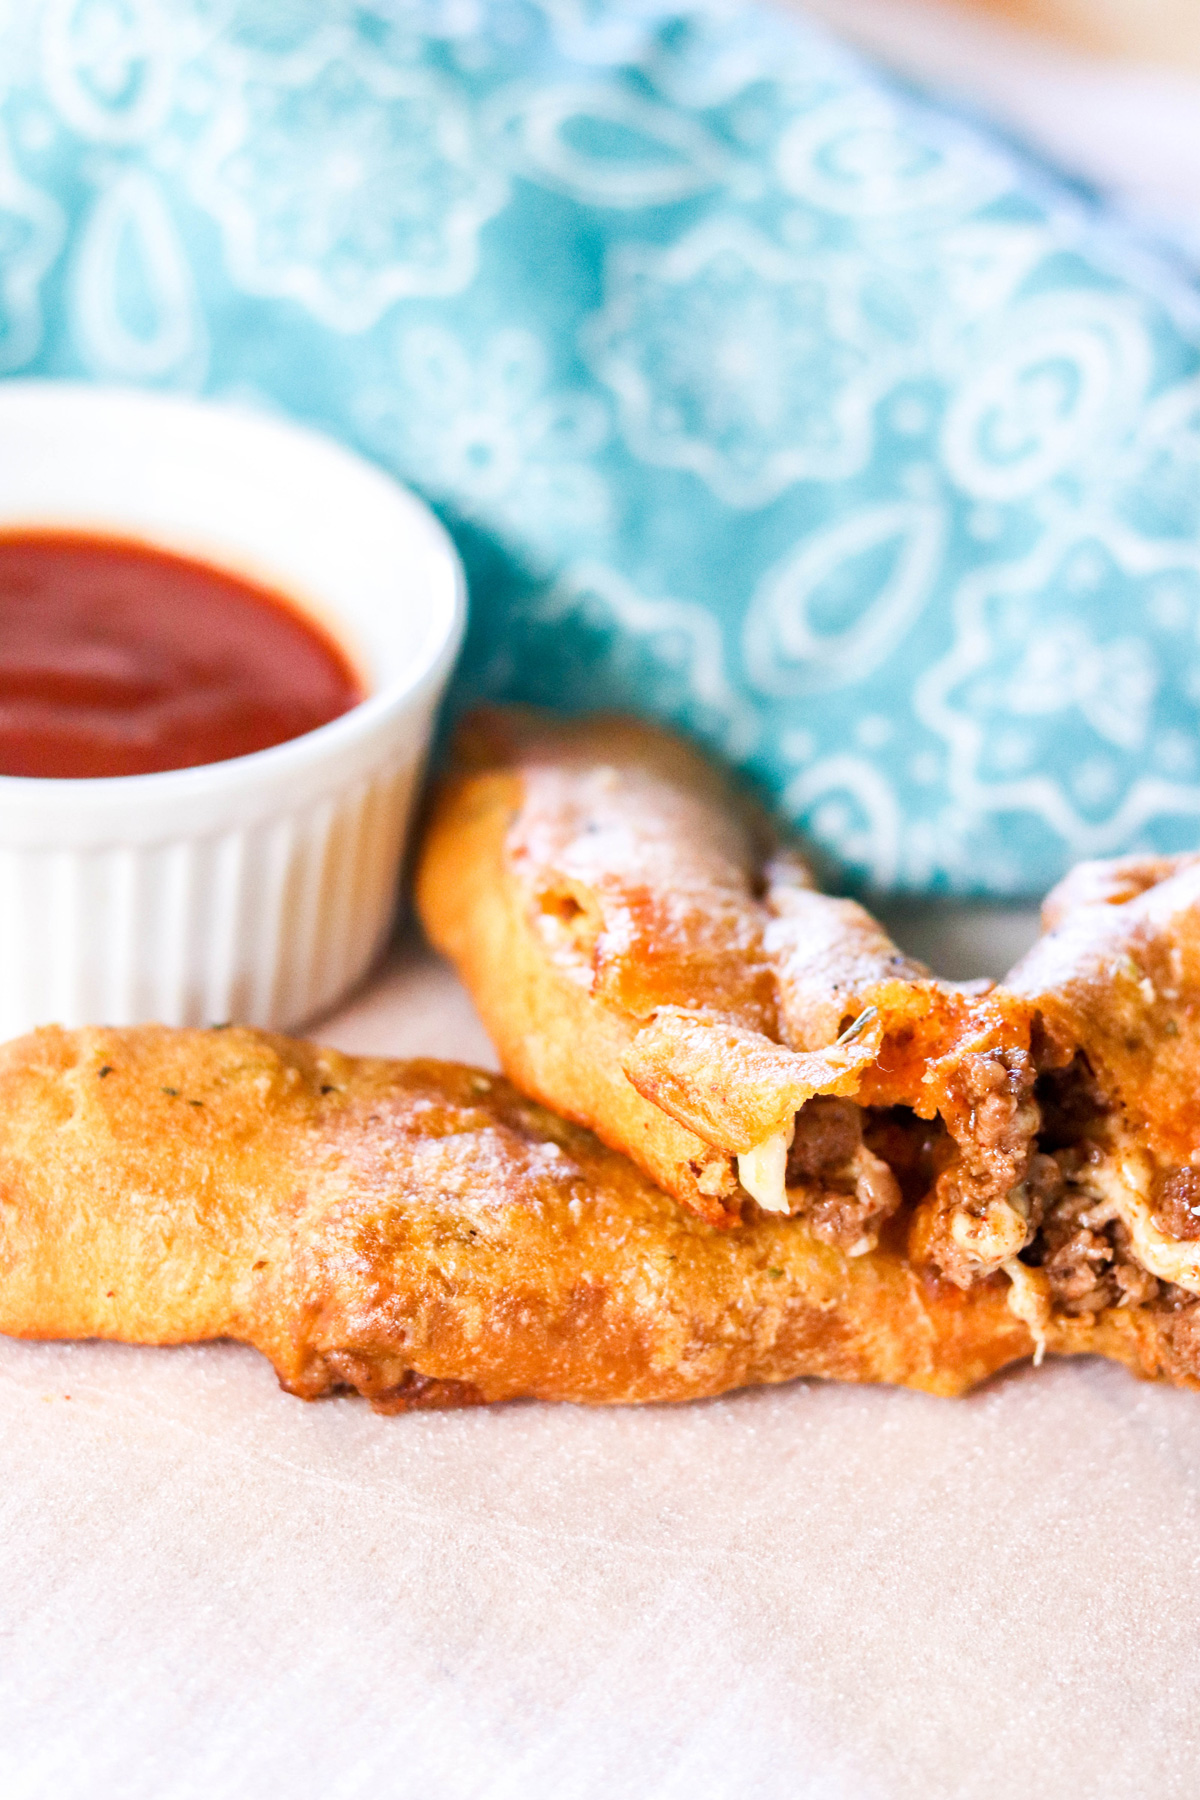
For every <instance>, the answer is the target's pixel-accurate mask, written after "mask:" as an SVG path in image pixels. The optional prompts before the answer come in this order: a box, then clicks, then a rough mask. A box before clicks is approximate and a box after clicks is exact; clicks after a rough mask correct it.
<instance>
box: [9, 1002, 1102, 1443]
mask: <svg viewBox="0 0 1200 1800" xmlns="http://www.w3.org/2000/svg"><path fill="white" fill-rule="evenodd" d="M0 1330H2V1331H4V1332H6V1333H8V1334H10V1335H13V1336H19V1337H33V1338H113V1339H118V1340H121V1341H124V1342H128V1343H143V1344H174V1343H188V1342H192V1341H196V1340H200V1339H207V1338H221V1337H227V1338H235V1339H239V1340H241V1341H242V1342H244V1343H247V1344H252V1345H254V1346H255V1347H256V1348H257V1349H258V1350H260V1351H262V1353H263V1354H264V1355H265V1356H267V1357H269V1358H270V1360H271V1361H272V1363H273V1364H274V1365H275V1368H276V1370H277V1371H278V1374H279V1378H280V1380H281V1382H282V1383H283V1385H284V1386H285V1387H286V1388H287V1389H288V1390H289V1391H290V1392H292V1393H295V1394H299V1395H302V1396H304V1397H305V1398H314V1397H316V1396H318V1395H321V1394H325V1393H327V1392H329V1391H331V1390H335V1389H338V1388H343V1387H344V1388H353V1389H357V1390H358V1391H359V1392H360V1393H363V1394H365V1395H367V1396H369V1397H370V1398H371V1399H372V1400H373V1401H374V1403H375V1404H376V1406H378V1407H379V1408H381V1409H382V1410H385V1411H403V1410H405V1409H407V1408H410V1407H414V1406H430V1405H435V1406H455V1405H469V1404H475V1403H479V1402H484V1401H495V1400H504V1399H509V1398H513V1397H516V1396H521V1395H528V1396H537V1397H540V1398H544V1399H553V1400H575V1401H585V1402H609V1401H626V1402H628V1401H653V1400H683V1399H690V1398H693V1397H696V1396H700V1395H709V1394H717V1393H721V1392H722V1391H724V1390H726V1389H729V1388H734V1387H739V1386H742V1385H744V1384H746V1383H752V1382H779V1381H787V1380H789V1379H791V1378H792V1377H794V1376H799V1375H817V1376H825V1377H829V1378H831V1379H835V1380H845V1381H883V1382H896V1383H903V1384H906V1385H908V1386H911V1387H917V1388H923V1389H926V1390H927V1391H929V1392H932V1393H938V1394H957V1393H960V1392H962V1391H963V1390H964V1389H966V1388H969V1387H971V1386H972V1385H973V1384H974V1383H976V1382H978V1381H980V1380H982V1379H983V1378H984V1377H986V1376H987V1375H989V1374H990V1373H992V1372H993V1371H994V1370H996V1369H998V1368H1000V1367H1002V1366H1003V1365H1004V1364H1005V1363H1008V1362H1011V1361H1012V1360H1013V1359H1014V1358H1019V1357H1021V1356H1024V1355H1026V1354H1028V1352H1029V1350H1030V1348H1031V1344H1032V1340H1031V1337H1030V1334H1029V1332H1028V1331H1027V1329H1026V1327H1025V1326H1024V1325H1023V1324H1022V1323H1021V1322H1020V1321H1019V1320H1017V1319H1015V1318H1014V1317H1013V1315H1012V1314H1011V1312H1010V1311H1009V1310H1008V1308H1007V1306H1006V1304H1005V1294H1004V1289H1003V1284H992V1285H984V1286H981V1287H980V1288H978V1289H977V1290H976V1291H975V1292H974V1293H972V1294H963V1293H961V1292H959V1291H958V1290H957V1289H955V1288H953V1287H951V1286H948V1285H947V1284H945V1283H939V1282H937V1281H936V1280H927V1279H922V1278H921V1277H919V1276H918V1275H917V1274H915V1273H914V1271H913V1270H912V1269H911V1268H910V1267H909V1265H908V1264H907V1262H906V1261H905V1259H904V1257H903V1255H902V1253H901V1252H900V1251H899V1250H898V1249H896V1248H890V1249H885V1248H880V1249H878V1250H876V1251H874V1252H873V1253H871V1254H869V1255H864V1256H861V1257H858V1258H848V1257H846V1256H844V1255H842V1254H840V1253H839V1252H838V1251H836V1250H833V1249H831V1248H830V1247H829V1246H828V1245H825V1244H821V1243H818V1242H817V1241H815V1240H814V1238H813V1237H812V1235H811V1234H810V1232H809V1231H808V1229H807V1228H806V1226H805V1224H804V1223H803V1221H802V1220H800V1219H798V1218H787V1217H768V1216H765V1215H764V1216H762V1217H759V1218H757V1219H756V1220H755V1221H754V1222H753V1223H751V1224H748V1225H745V1226H741V1227H738V1228H736V1229H734V1230H732V1231H728V1230H726V1231H720V1230H716V1229H714V1228H713V1227H711V1226H709V1225H707V1224H705V1223H704V1222H703V1221H702V1220H700V1219H698V1218H697V1217H696V1216H695V1215H694V1214H692V1213H690V1212H687V1211H685V1210H684V1209H682V1208H680V1207H679V1206H678V1205H677V1204H676V1203H675V1202H674V1201H672V1200H671V1199H669V1198H668V1197H667V1196H666V1195H664V1194H662V1193H661V1192H659V1191H658V1190H657V1189H655V1188H654V1187H653V1186H651V1184H650V1183H649V1182H648V1181H647V1180H646V1179H645V1177H644V1176H642V1175H641V1174H640V1173H639V1171H638V1170H636V1169H635V1168H634V1167H633V1165H632V1164H631V1163H629V1162H628V1161H627V1160H626V1159H625V1158H623V1157H620V1156H618V1155H615V1154H614V1153H613V1152H612V1151H610V1150H607V1149H606V1148H604V1146H603V1145H601V1144H600V1143H598V1142H597V1140H596V1139H595V1138H594V1137H592V1136H591V1135H590V1134H589V1133H588V1132H586V1131H583V1130H581V1129H579V1128H578V1127H574V1126H571V1125H567V1124H564V1123H563V1122H562V1121H561V1120H559V1119H556V1118H554V1117H553V1116H552V1115H551V1114H549V1113H547V1112H546V1111H544V1110H543V1109H542V1108H541V1107H539V1106H537V1105H535V1104H533V1103H531V1102H530V1101H528V1100H525V1099H523V1098H522V1097H521V1096H520V1095H519V1094H518V1093H517V1092H516V1091H515V1090H514V1089H513V1088H512V1087H511V1086H510V1085H509V1083H508V1082H507V1081H505V1080H503V1079H502V1078H499V1077H495V1076H489V1075H484V1074H481V1073H479V1072H477V1071H474V1070H471V1069H465V1068H461V1067H458V1066H455V1065H450V1064H445V1063H433V1062H409V1063H391V1062H384V1061H376V1060H366V1059H352V1058H349V1057H345V1056H342V1055H340V1054H338V1053H337V1052H336V1051H332V1050H323V1049H319V1048H317V1047H316V1046H313V1045H311V1044H305V1043H296V1042H291V1041H289V1040H287V1039H284V1038H276V1037H268V1036H266V1035H264V1034H261V1033H258V1032H253V1031H247V1030H238V1029H232V1030H226V1031H207V1032H205V1031H171V1030H167V1029H165V1028H159V1027H143V1028H139V1029H130V1030H97V1029H93V1030H85V1031H78V1032H64V1031H61V1030H57V1029H50V1030H46V1031H41V1032H37V1033H35V1034H34V1035H32V1036H31V1037H27V1038H22V1039H20V1040H18V1041H16V1042H14V1043H11V1044H8V1045H6V1046H4V1047H3V1049H2V1050H0ZM1131 1344H1132V1340H1131ZM1076 1347H1078V1346H1076ZM1134 1352H1136V1346H1133V1348H1132V1351H1129V1352H1128V1354H1129V1355H1130V1357H1131V1359H1132V1360H1136V1354H1134ZM1119 1353H1120V1354H1127V1349H1126V1348H1122V1349H1121V1350H1120V1351H1119Z"/></svg>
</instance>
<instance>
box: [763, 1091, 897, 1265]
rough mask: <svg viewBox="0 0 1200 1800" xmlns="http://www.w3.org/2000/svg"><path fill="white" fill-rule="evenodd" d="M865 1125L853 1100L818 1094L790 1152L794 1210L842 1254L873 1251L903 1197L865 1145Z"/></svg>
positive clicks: (805, 1110) (800, 1118)
mask: <svg viewBox="0 0 1200 1800" xmlns="http://www.w3.org/2000/svg"><path fill="white" fill-rule="evenodd" d="M863 1126H864V1113H863V1110H862V1108H861V1107H859V1106H856V1105H855V1104H854V1102H853V1101H852V1100H838V1099H834V1098H832V1097H830V1096H828V1095H819V1096H818V1097H817V1098H816V1099H813V1100H809V1101H808V1102H807V1104H806V1105H804V1106H802V1107H801V1109H800V1111H799V1112H798V1113H797V1114H796V1129H795V1135H794V1137H793V1139H792V1147H791V1149H790V1150H789V1151H788V1163H787V1189H788V1200H789V1202H790V1204H791V1206H792V1210H793V1211H794V1212H796V1213H799V1214H800V1215H801V1216H802V1217H803V1218H804V1219H805V1220H806V1221H807V1223H808V1226H809V1229H810V1230H811V1231H812V1234H813V1236H814V1237H817V1238H820V1239H821V1241H822V1242H823V1243H826V1244H832V1245H833V1246H834V1247H835V1248H836V1249H838V1250H847V1251H853V1250H855V1249H857V1248H859V1247H860V1246H861V1247H862V1248H864V1249H866V1248H870V1247H871V1245H872V1244H873V1242H874V1240H875V1237H876V1235H877V1233H878V1231H879V1228H880V1226H881V1225H882V1224H883V1223H884V1221H885V1220H886V1219H888V1218H890V1217H891V1215H892V1214H893V1213H894V1212H895V1211H896V1209H897V1207H898V1206H899V1205H900V1202H901V1199H902V1197H903V1196H902V1191H901V1187H900V1183H899V1182H898V1181H897V1179H896V1177H895V1175H894V1174H893V1172H892V1170H891V1169H890V1168H889V1167H888V1164H887V1163H886V1162H885V1161H884V1159H883V1157H882V1156H879V1155H877V1154H876V1153H875V1152H874V1151H873V1150H871V1149H869V1148H868V1146H867V1144H866V1143H865V1142H864V1138H863Z"/></svg>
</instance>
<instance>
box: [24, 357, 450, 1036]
mask: <svg viewBox="0 0 1200 1800" xmlns="http://www.w3.org/2000/svg"><path fill="white" fill-rule="evenodd" d="M22 526H41V527H59V528H64V529H66V528H70V529H74V530H95V531H97V532H103V533H105V534H108V535H112V536H121V537H127V538H134V539H136V540H138V541H140V542H143V543H149V544H152V545H155V546H159V547H162V548H165V549H170V550H175V551H177V552H182V553H183V554H185V555H191V556H196V557H199V558H200V559H201V560H203V561H205V562H208V563H211V564H213V565H215V566H217V567H220V568H224V569H229V570H231V571H233V572H235V573H240V574H243V575H247V576H249V577H251V578H252V579H253V580H255V581H257V582H260V583H264V584H266V585H268V586H270V587H273V588H275V589H277V590H278V591H279V592H281V593H283V594H285V595H286V596H287V597H288V598H289V599H290V600H291V601H292V603H293V604H294V605H296V606H297V607H298V608H300V609H301V610H303V611H307V612H308V613H310V614H311V615H312V616H313V617H314V618H316V619H318V620H320V622H321V623H322V624H323V625H324V626H325V628H326V629H327V630H330V631H332V632H333V634H334V635H335V636H336V637H337V638H338V640H339V642H341V643H342V645H343V646H344V647H345V648H346V650H347V651H348V652H349V654H350V656H351V658H352V660H353V661H354V663H355V665H356V667H357V668H358V669H359V671H360V672H361V674H362V676H363V678H364V681H365V684H366V687H367V698H366V699H365V700H364V701H363V702H362V703H361V704H360V705H358V706H356V707H354V708H353V709H352V710H351V711H350V712H348V713H345V714H344V715H343V716H342V717H341V718H340V719H335V720H334V721H333V722H332V723H331V724H329V725H325V726H322V727H321V728H320V730H318V731H312V732H308V733H306V734H305V735H304V736H303V737H299V738H294V739H292V740H291V741H290V742H289V743H286V744H280V745H277V746H276V747H274V748H273V749H270V750H262V751H259V752H258V753H256V754H255V755H253V756H244V757H238V758H235V759H233V760H231V761H229V762H222V763H210V764H207V765H206V766H204V767H203V768H197V769H181V770H171V771H167V772H166V773H163V774H157V775H136V776H126V777H121V778H117V779H104V780H95V781H40V780H29V779H24V778H14V777H11V776H6V777H0V1038H2V1037H11V1036H13V1035H15V1034H17V1033H19V1032H21V1031H24V1030H27V1029H29V1028H30V1027H31V1026H34V1025H38V1024H42V1023H46V1022H49V1021H52V1020H57V1021H60V1022H61V1023H63V1024H66V1025H77V1024H84V1023H88V1022H105V1023H109V1024H128V1023H134V1022H137V1021H140V1020H147V1019H158V1020H162V1021H164V1022H166V1023H168V1024H206V1023H218V1022H220V1021H223V1020H227V1019H236V1020H239V1021H244V1022H247V1023H251V1024H257V1025H264V1026H270V1027H275V1028H279V1029H284V1028H289V1027H293V1026H296V1025H298V1024H301V1023H303V1022H304V1021H305V1020H306V1019H309V1018H312V1017H313V1016H314V1015H315V1014H317V1013H319V1012H320V1011H322V1010H323V1009H324V1008H325V1007H327V1006H330V1005H332V1004H333V1002H334V1001H335V1000H337V999H338V997H339V996H340V995H341V994H343V993H344V992H345V991H346V990H347V989H348V988H349V987H351V986H352V985H353V984H354V982H355V981H357V980H358V979H359V978H360V977H361V975H362V974H363V973H364V971H365V970H366V969H367V967H368V966H369V964H370V963H371V961H372V958H373V957H374V956H375V955H376V954H377V952H378V950H379V948H380V946H381V944H382V943H383V941H384V939H385V937H386V935H387V932H388V929H389V925H390V923H391V920H392V916H393V912H394V908H395V901H396V887H397V878H398V874H399V869H400V864H401V859H402V857H403V852H404V845H405V838H406V833H407V828H408V822H409V817H410V813H411V809H412V802H413V799H414V796H415V793H416V789H417V785H418V783H419V780H420V776H421V772H422V768H423V765H424V759H425V755H426V751H427V747H428V743H429V736H430V731H431V728H432V722H433V715H434V711H435V708H436V706H437V703H438V700H439V697H440V695H441V692H442V689H443V687H444V684H445V681H446V677H447V675H448V674H449V671H450V668H451V665H452V663H453V660H454V657H455V654H456V652H457V649H458V645H459V642H460V640H461V636H462V630H463V624H464V618H465V592H464V584H463V576H462V569H461V566H460V564H459V561H458V557H457V555H456V553H455V551H454V548H453V545H452V544H451V542H450V540H449V538H448V537H447V535H446V533H445V532H444V531H443V530H442V528H441V526H440V525H439V524H438V522H437V521H436V519H434V517H433V515H432V514H431V513H430V512H429V511H428V509H427V508H426V507H424V506H423V505H422V504H421V502H420V501H418V500H417V499H415V498H414V496H413V495H411V494H409V493H408V492H406V491H405V490H404V489H403V488H401V487H399V486H398V485H397V484H396V483H395V482H393V481H391V480H390V479H389V478H388V477H387V476H385V475H383V474H382V473H380V472H379V471H378V470H376V469H374V468H372V467H371V465H370V464H368V463H366V462H364V461H362V460H361V459H359V458H358V457H356V456H354V455H352V454H350V453H349V452H348V451H345V450H343V449H341V448H340V447H338V446H337V445H335V444H333V443H332V442H330V441H329V440H328V439H326V438H323V437H321V436H319V435H317V434H316V433H314V432H310V431H307V430H305V429H303V428H301V427H298V426H295V425H291V424H286V423H283V422H279V421H277V420H275V419H272V418H268V417H264V416H261V415H259V414H255V413H250V412H245V411H240V410H235V409H232V408H225V407H219V406H213V405H206V404H202V403H199V402H194V401H190V400H180V399H175V398H169V397H163V396H159V395H151V394H145V393H141V392H138V391H135V390H126V389H117V390H114V389H103V388H94V387H84V386H76V385H74V384H70V383H50V382H17V381H14V382H6V383H3V384H0V531H5V530H13V529H15V528H19V527H22Z"/></svg>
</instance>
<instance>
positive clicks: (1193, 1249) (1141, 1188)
mask: <svg viewBox="0 0 1200 1800" xmlns="http://www.w3.org/2000/svg"><path fill="white" fill-rule="evenodd" d="M1153 1173H1154V1165H1153V1164H1152V1163H1151V1161H1150V1158H1149V1157H1148V1156H1147V1155H1146V1154H1145V1152H1144V1151H1143V1150H1139V1149H1137V1148H1136V1147H1135V1146H1133V1145H1129V1146H1126V1147H1124V1148H1122V1149H1120V1150H1118V1151H1116V1152H1115V1153H1114V1154H1113V1155H1111V1156H1106V1157H1105V1158H1104V1159H1103V1161H1101V1162H1098V1163H1096V1164H1094V1165H1093V1166H1092V1167H1091V1168H1089V1169H1088V1171H1087V1185H1088V1187H1089V1188H1090V1189H1092V1190H1094V1192H1096V1193H1097V1194H1099V1196H1100V1198H1101V1200H1102V1201H1103V1202H1104V1203H1105V1205H1106V1207H1108V1208H1111V1211H1112V1213H1115V1214H1116V1216H1117V1217H1118V1218H1119V1219H1122V1220H1123V1221H1124V1223H1125V1226H1126V1228H1127V1230H1128V1232H1129V1236H1130V1240H1131V1243H1132V1247H1133V1252H1134V1255H1135V1256H1136V1257H1137V1259H1138V1261H1139V1262H1140V1263H1141V1265H1142V1267H1143V1268H1144V1269H1149V1271H1150V1273H1151V1275H1157V1276H1158V1278H1159V1280H1160V1281H1173V1282H1174V1283H1175V1284H1176V1285H1177V1286H1178V1287H1181V1288H1186V1289H1187V1291H1188V1292H1189V1293H1190V1294H1200V1239H1197V1238H1187V1239H1180V1238H1173V1237H1168V1235H1167V1233H1166V1232H1165V1231H1160V1230H1159V1228H1158V1226H1157V1225H1156V1224H1155V1223H1154V1217H1153V1208H1152V1205H1151V1200H1150V1194H1151V1188H1152V1182H1153ZM1110 1216H1111V1214H1110ZM1096 1223H1100V1220H1099V1219H1097V1220H1096Z"/></svg>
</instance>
